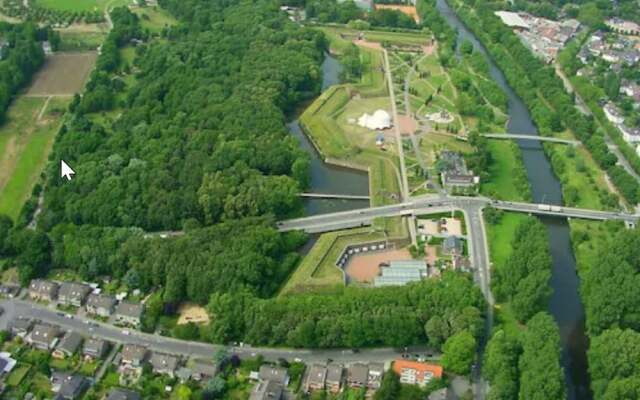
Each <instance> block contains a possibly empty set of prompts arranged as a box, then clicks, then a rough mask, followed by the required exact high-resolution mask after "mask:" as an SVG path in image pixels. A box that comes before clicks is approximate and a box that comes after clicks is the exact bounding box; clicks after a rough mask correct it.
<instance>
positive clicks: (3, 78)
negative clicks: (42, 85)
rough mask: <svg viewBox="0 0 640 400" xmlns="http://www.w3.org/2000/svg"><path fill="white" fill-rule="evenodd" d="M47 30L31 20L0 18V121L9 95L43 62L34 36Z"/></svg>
mask: <svg viewBox="0 0 640 400" xmlns="http://www.w3.org/2000/svg"><path fill="white" fill-rule="evenodd" d="M46 35H47V30H45V29H38V27H37V25H35V24H33V23H24V24H9V23H6V22H0V124H1V123H3V122H4V121H5V117H6V112H7V109H8V108H9V105H10V104H11V100H12V99H13V96H15V95H16V94H17V93H18V91H19V90H20V89H22V88H23V87H25V86H26V85H27V84H28V83H29V82H31V78H32V76H33V74H35V73H36V72H37V71H38V70H39V69H40V67H41V66H42V64H43V63H44V51H43V50H42V46H41V45H40V43H39V42H38V40H46V37H47V36H46Z"/></svg>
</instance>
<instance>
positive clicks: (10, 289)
mask: <svg viewBox="0 0 640 400" xmlns="http://www.w3.org/2000/svg"><path fill="white" fill-rule="evenodd" d="M19 294H20V286H18V285H0V296H2V297H7V298H9V299H13V298H14V297H18V295H19Z"/></svg>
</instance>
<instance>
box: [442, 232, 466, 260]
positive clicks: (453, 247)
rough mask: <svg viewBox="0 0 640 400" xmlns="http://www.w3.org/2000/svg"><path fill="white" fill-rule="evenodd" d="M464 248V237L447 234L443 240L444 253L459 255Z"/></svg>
mask: <svg viewBox="0 0 640 400" xmlns="http://www.w3.org/2000/svg"><path fill="white" fill-rule="evenodd" d="M463 249H464V244H463V243H462V239H460V238H459V237H457V236H453V235H452V236H447V237H446V238H444V241H443V242H442V253H443V254H445V255H459V254H462V251H463Z"/></svg>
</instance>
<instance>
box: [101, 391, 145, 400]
mask: <svg viewBox="0 0 640 400" xmlns="http://www.w3.org/2000/svg"><path fill="white" fill-rule="evenodd" d="M141 399H142V396H140V395H139V394H138V393H136V392H134V391H133V390H127V389H122V388H113V389H111V390H110V391H109V394H108V395H107V399H106V400H141Z"/></svg>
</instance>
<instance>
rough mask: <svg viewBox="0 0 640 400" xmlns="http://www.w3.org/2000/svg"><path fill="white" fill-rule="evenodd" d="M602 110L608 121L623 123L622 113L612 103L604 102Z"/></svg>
mask: <svg viewBox="0 0 640 400" xmlns="http://www.w3.org/2000/svg"><path fill="white" fill-rule="evenodd" d="M603 110H604V115H605V116H606V117H607V119H608V120H609V122H611V123H613V124H615V125H619V124H622V123H624V115H623V114H622V112H621V111H620V110H619V109H618V107H616V106H615V105H614V104H613V103H611V102H609V103H607V104H605V106H604V108H603Z"/></svg>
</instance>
